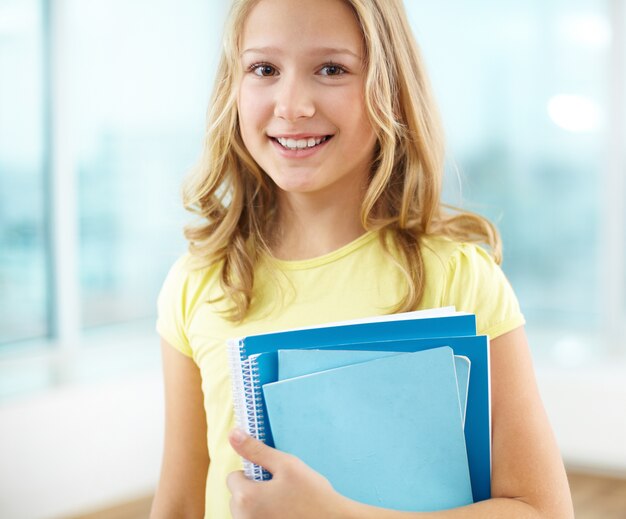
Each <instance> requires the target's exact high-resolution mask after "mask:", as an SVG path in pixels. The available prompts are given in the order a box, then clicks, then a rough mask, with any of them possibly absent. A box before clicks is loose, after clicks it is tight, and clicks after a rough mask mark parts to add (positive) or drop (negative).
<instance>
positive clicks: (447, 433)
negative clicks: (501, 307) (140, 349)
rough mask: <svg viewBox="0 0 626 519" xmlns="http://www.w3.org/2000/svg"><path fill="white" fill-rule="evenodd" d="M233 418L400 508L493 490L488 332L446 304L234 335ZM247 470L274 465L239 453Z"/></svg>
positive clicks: (364, 498)
mask: <svg viewBox="0 0 626 519" xmlns="http://www.w3.org/2000/svg"><path fill="white" fill-rule="evenodd" d="M228 352H229V358H230V363H231V366H230V368H231V377H232V383H233V397H234V406H235V417H236V420H237V424H238V426H239V427H240V428H241V429H243V430H244V431H246V432H248V434H250V435H252V436H254V437H256V438H258V439H260V440H261V441H264V442H265V443H267V444H268V445H271V446H273V447H276V448H277V449H280V450H282V451H285V452H288V453H291V454H294V455H295V456H297V457H299V458H300V459H302V460H303V461H304V462H305V463H306V464H307V465H309V466H310V467H311V468H313V469H314V470H316V471H318V472H319V473H321V474H322V475H324V476H325V477H326V478H327V479H328V480H329V481H330V483H331V484H332V485H333V487H334V488H335V490H336V491H337V492H339V493H340V494H343V495H344V496H346V497H349V498H351V499H354V500H356V501H360V502H362V503H366V504H370V505H375V506H380V507H384V508H391V509H395V510H405V511H434V510H443V509H448V508H454V507H458V506H463V505H467V504H470V503H472V502H475V501H481V500H484V499H488V498H489V497H490V487H491V413H490V388H489V341H488V338H487V337H486V336H477V335H476V319H475V316H474V315H471V314H466V313H459V312H455V311H454V309H453V308H443V309H436V310H429V311H423V312H409V313H405V314H396V315H390V316H383V317H375V318H372V319H362V320H357V321H350V322H344V323H332V324H328V325H324V326H320V327H313V328H305V329H298V330H289V331H282V332H276V333H268V334H262V335H253V336H248V337H242V338H237V339H232V340H230V341H229V342H228ZM244 471H245V473H246V475H247V476H248V477H249V478H251V479H256V480H265V479H269V478H270V477H271V475H270V474H269V473H268V472H267V471H265V470H264V469H263V468H262V467H259V466H257V465H254V464H252V463H250V462H249V461H247V460H244Z"/></svg>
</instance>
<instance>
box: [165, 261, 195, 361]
mask: <svg viewBox="0 0 626 519" xmlns="http://www.w3.org/2000/svg"><path fill="white" fill-rule="evenodd" d="M187 258H188V255H185V256H182V257H181V258H179V259H178V261H176V262H175V263H174V265H173V266H172V268H171V269H170V271H169V273H168V274H167V277H166V278H165V281H164V282H163V286H162V287H161V291H160V292H159V297H158V299H157V323H156V330H157V332H158V333H159V335H160V336H161V338H162V339H164V340H165V341H167V342H168V343H169V344H171V345H172V346H173V347H174V348H176V349H177V350H178V351H180V352H181V353H183V354H184V355H186V356H188V357H191V356H192V355H193V352H192V350H191V347H190V345H189V340H188V338H187V333H186V316H185V306H186V305H185V299H186V293H187V285H188V283H189V271H188V269H187V268H186V265H187Z"/></svg>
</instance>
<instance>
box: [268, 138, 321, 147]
mask: <svg viewBox="0 0 626 519" xmlns="http://www.w3.org/2000/svg"><path fill="white" fill-rule="evenodd" d="M327 139H328V138H327V137H309V138H308V139H298V140H295V139H285V138H284V137H277V138H276V140H277V141H278V142H279V143H280V144H281V146H283V147H284V148H287V149H289V150H303V149H305V148H313V147H314V146H317V145H318V144H321V143H322V142H324V141H325V140H327Z"/></svg>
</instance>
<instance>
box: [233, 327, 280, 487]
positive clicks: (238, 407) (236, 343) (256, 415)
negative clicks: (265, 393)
mask: <svg viewBox="0 0 626 519" xmlns="http://www.w3.org/2000/svg"><path fill="white" fill-rule="evenodd" d="M228 360H229V365H230V373H231V384H232V390H233V407H234V411H235V421H236V422H237V427H239V428H240V429H243V430H244V431H245V432H247V433H248V434H249V435H250V436H252V437H253V438H256V439H258V440H260V441H263V442H264V441H265V417H264V413H263V404H262V402H263V397H262V394H261V386H260V384H259V369H258V365H257V363H256V356H253V357H252V358H248V357H247V356H246V350H245V347H244V342H243V340H241V339H238V340H231V341H229V342H228ZM242 460H243V471H244V474H245V475H246V477H248V478H249V479H253V480H256V481H264V480H268V479H271V474H270V473H269V472H267V471H266V470H265V469H263V467H261V466H259V465H255V464H254V463H252V462H250V461H248V460H246V459H245V458H242Z"/></svg>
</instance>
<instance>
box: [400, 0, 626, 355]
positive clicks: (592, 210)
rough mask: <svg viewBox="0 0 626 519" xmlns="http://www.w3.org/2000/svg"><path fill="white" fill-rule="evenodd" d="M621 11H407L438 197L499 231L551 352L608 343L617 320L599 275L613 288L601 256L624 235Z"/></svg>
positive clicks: (480, 6)
mask: <svg viewBox="0 0 626 519" xmlns="http://www.w3.org/2000/svg"><path fill="white" fill-rule="evenodd" d="M620 2H621V5H622V10H623V2H622V0H613V1H612V2H611V1H606V2H597V1H593V0H586V1H583V0H581V1H577V2H574V3H572V2H566V1H563V0H561V1H557V2H549V3H545V2H539V1H534V2H524V3H522V4H515V5H513V4H511V3H497V2H491V1H488V0H481V1H479V2H471V3H468V2H462V1H452V2H445V3H424V2H419V3H412V2H411V3H407V7H408V9H409V12H410V16H411V19H412V22H413V24H414V27H415V29H416V33H417V37H418V40H419V43H420V44H421V46H422V49H423V53H424V56H425V59H426V62H427V65H428V69H429V72H430V74H431V78H432V80H433V83H434V90H435V94H436V96H437V97H438V101H439V105H440V108H441V111H442V117H443V121H444V125H445V128H446V134H447V138H448V149H449V157H448V166H449V168H448V169H449V170H450V171H449V177H451V178H452V181H450V178H449V179H448V184H447V186H446V187H447V193H448V195H447V196H448V199H449V201H450V202H451V203H452V204H455V205H459V204H462V205H463V206H464V207H466V208H468V209H471V210H475V211H477V212H479V213H481V214H484V215H485V216H487V217H489V218H490V219H491V220H492V221H494V222H495V223H496V224H497V225H498V227H499V229H500V230H501V232H502V235H503V240H504V247H505V249H504V265H503V267H504V270H505V272H506V273H507V274H508V276H509V278H510V279H511V282H512V284H513V286H514V288H515V290H516V292H517V294H518V297H519V298H520V302H521V304H522V309H523V311H524V313H525V314H526V317H527V319H528V321H529V325H530V326H529V331H530V334H531V337H532V339H533V343H534V344H536V345H537V346H539V347H540V348H539V349H551V351H552V353H557V354H558V352H559V350H560V349H561V350H567V354H568V355H569V354H571V352H572V351H574V352H576V351H579V352H580V353H581V354H584V350H585V349H586V348H588V349H589V351H590V350H591V349H595V348H597V347H598V345H596V344H595V341H596V340H598V339H600V338H606V335H605V334H604V332H605V331H606V330H613V334H614V335H616V336H619V337H620V338H621V337H622V335H621V334H620V333H619V330H620V329H621V327H622V326H623V325H622V323H623V322H624V321H625V319H624V317H626V315H625V306H624V299H623V294H624V291H623V289H620V292H619V293H615V292H616V291H615V289H613V288H611V282H610V281H609V282H607V280H606V276H605V273H606V272H607V269H608V270H609V271H610V272H611V279H612V280H620V279H621V280H623V279H624V272H623V271H624V262H623V261H622V262H621V263H619V262H615V261H613V262H612V261H611V257H610V256H611V253H612V254H613V257H615V254H618V253H619V251H620V250H621V251H622V253H621V254H622V258H623V247H624V238H625V236H624V232H623V231H624V213H623V207H624V195H625V193H624V183H623V182H621V183H617V184H616V183H615V179H616V178H617V177H618V176H621V177H623V176H624V174H625V173H626V172H625V171H624V169H625V168H624V159H623V150H624V144H626V143H625V142H624V132H623V129H622V131H621V133H620V132H618V134H619V135H621V140H620V141H619V142H616V141H615V139H611V135H615V124H622V125H623V120H624V115H625V114H624V110H623V107H624V98H625V97H626V94H625V92H626V89H624V88H622V89H621V90H619V91H613V94H611V89H610V86H611V85H614V84H615V75H616V74H621V76H622V78H623V74H624V61H623V60H622V62H621V63H619V66H617V67H616V63H614V57H615V56H616V55H617V56H621V57H622V58H623V56H624V53H625V50H626V49H625V47H626V44H625V43H624V40H623V38H622V37H621V36H619V35H617V36H616V34H617V28H618V27H619V25H616V23H617V22H616V20H615V17H614V16H612V14H611V10H612V9H615V6H617V5H618V4H620ZM621 23H622V24H623V22H621ZM622 32H623V31H622ZM615 68H617V71H616V70H615ZM621 85H622V87H623V85H624V82H623V79H622V81H621ZM620 106H621V107H622V110H621V111H619V107H620ZM612 113H620V114H621V115H620V117H621V119H619V118H618V119H619V120H618V121H615V120H614V119H616V118H615V117H612V116H611V114H612ZM620 121H621V122H620ZM616 150H619V151H618V154H621V159H619V160H616V159H615V158H613V159H610V156H612V154H613V155H615V152H616ZM611 161H612V162H611ZM456 168H458V170H460V173H461V177H462V178H463V182H462V189H461V191H460V192H459V189H458V186H455V181H454V177H455V169H456ZM615 188H617V189H618V192H614V190H615ZM608 215H611V218H612V219H613V220H614V228H613V230H612V231H609V232H606V229H604V227H605V223H604V222H605V221H606V219H607V218H608ZM615 220H616V221H615ZM603 229H604V230H603ZM619 285H620V286H621V285H623V283H619ZM610 292H613V294H612V295H611V294H610ZM607 301H610V302H611V304H612V305H613V306H614V309H613V311H609V312H608V313H607V308H606V303H607ZM621 331H623V329H622V330H621ZM622 344H623V343H622ZM562 347H563V348H562ZM601 348H603V346H602V347H601Z"/></svg>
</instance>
